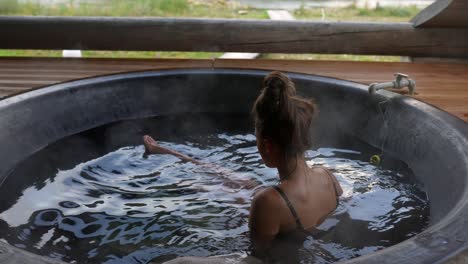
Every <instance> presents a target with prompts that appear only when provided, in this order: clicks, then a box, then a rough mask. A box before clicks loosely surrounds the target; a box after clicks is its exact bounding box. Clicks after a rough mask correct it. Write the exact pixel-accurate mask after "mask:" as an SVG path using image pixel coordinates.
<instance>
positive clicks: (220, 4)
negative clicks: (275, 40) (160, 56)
mask: <svg viewBox="0 0 468 264" xmlns="http://www.w3.org/2000/svg"><path fill="white" fill-rule="evenodd" d="M4 1H5V2H4ZM0 15H20V16H21V15H23V16H27V15H33V16H113V17H117V16H118V17H200V18H207V17H210V18H249V19H268V14H267V12H266V10H260V9H253V8H249V7H248V6H242V5H239V4H235V3H231V2H228V1H226V0H208V1H195V0H138V1H135V0H101V1H99V3H81V4H77V3H76V2H74V1H73V0H69V1H68V2H65V3H60V4H55V5H41V4H39V3H37V2H21V3H19V2H17V1H16V0H0Z"/></svg>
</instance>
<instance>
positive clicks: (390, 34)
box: [0, 17, 468, 57]
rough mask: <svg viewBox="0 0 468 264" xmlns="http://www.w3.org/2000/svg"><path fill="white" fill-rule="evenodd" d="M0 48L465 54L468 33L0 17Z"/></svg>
mask: <svg viewBox="0 0 468 264" xmlns="http://www.w3.org/2000/svg"><path fill="white" fill-rule="evenodd" d="M0 48H1V49H59V50H62V49H81V50H135V51H138V50H140V51H143V50H146V51H150V50H153V51H215V52H258V53H325V54H369V55H401V56H415V57H416V56H423V57H468V29H432V28H431V29H415V28H414V27H413V25H412V24H410V23H341V22H335V23H325V22H309V21H269V20H229V19H168V18H110V17H106V18H104V17H0Z"/></svg>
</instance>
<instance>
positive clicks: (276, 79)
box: [263, 71, 296, 96]
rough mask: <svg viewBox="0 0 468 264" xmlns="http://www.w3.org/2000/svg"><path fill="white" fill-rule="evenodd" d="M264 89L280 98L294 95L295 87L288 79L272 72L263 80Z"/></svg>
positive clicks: (280, 73)
mask: <svg viewBox="0 0 468 264" xmlns="http://www.w3.org/2000/svg"><path fill="white" fill-rule="evenodd" d="M263 87H264V89H268V90H271V91H272V93H273V94H277V95H278V96H280V94H282V95H283V96H294V95H296V87H295V86H294V83H293V82H292V81H291V79H289V77H288V76H287V75H286V74H284V73H282V72H279V71H273V72H271V73H270V74H268V75H267V76H266V77H265V79H263Z"/></svg>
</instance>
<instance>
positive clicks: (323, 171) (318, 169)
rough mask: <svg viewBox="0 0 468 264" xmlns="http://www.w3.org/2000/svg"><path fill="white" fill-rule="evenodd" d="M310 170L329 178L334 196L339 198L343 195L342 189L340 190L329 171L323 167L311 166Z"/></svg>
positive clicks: (338, 184)
mask: <svg viewBox="0 0 468 264" xmlns="http://www.w3.org/2000/svg"><path fill="white" fill-rule="evenodd" d="M310 169H311V170H312V173H321V174H326V176H328V177H329V178H330V180H331V182H332V184H333V187H334V189H335V192H336V195H337V196H341V195H342V194H343V189H342V188H341V185H340V183H339V182H338V180H337V179H336V177H335V175H334V174H333V173H332V172H331V171H330V169H328V168H327V167H324V166H312V167H311V168H310Z"/></svg>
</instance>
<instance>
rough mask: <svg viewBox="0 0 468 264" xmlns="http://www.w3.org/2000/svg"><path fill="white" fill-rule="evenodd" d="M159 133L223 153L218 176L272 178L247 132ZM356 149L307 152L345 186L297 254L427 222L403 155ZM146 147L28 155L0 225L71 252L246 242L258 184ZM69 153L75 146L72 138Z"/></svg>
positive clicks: (207, 251) (71, 257)
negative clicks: (93, 154)
mask: <svg viewBox="0 0 468 264" xmlns="http://www.w3.org/2000/svg"><path fill="white" fill-rule="evenodd" d="M162 145H164V146H166V147H170V148H173V149H176V150H178V151H181V152H183V153H186V154H188V155H190V156H194V157H198V158H200V159H202V160H204V161H208V162H213V163H216V164H219V165H223V166H224V167H226V168H228V169H230V170H231V171H232V172H229V173H227V175H225V176H227V177H238V178H241V179H249V180H254V181H257V182H258V183H260V184H261V185H262V186H268V185H274V184H276V182H277V180H278V178H277V176H276V172H275V170H273V169H269V168H266V167H265V166H264V165H263V163H262V162H261V159H260V156H259V154H258V152H257V149H256V144H255V137H254V136H253V135H252V134H249V133H240V134H226V133H214V134H210V135H204V136H203V137H202V138H200V139H199V140H194V141H186V142H182V143H180V142H179V143H176V142H169V141H166V142H162ZM69 147H70V146H62V148H67V149H69ZM360 151H364V152H358V151H354V150H353V151H352V150H343V149H332V148H320V149H317V150H310V151H308V152H307V160H308V163H309V164H310V165H311V166H312V165H317V164H319V165H325V166H327V167H329V168H331V169H332V170H334V173H335V175H336V176H337V179H338V180H339V182H340V183H341V185H342V187H343V189H344V195H343V197H342V198H341V203H340V206H339V208H338V209H337V211H336V212H335V213H334V214H333V215H332V216H330V217H329V218H328V219H327V220H326V221H325V222H324V223H323V224H322V225H321V226H320V227H319V228H320V229H321V230H325V231H327V232H325V235H324V236H321V237H320V239H314V238H312V237H310V238H309V239H307V240H306V241H305V242H304V244H303V245H302V247H301V248H300V250H299V253H298V255H300V259H301V262H303V263H312V262H314V261H315V262H319V263H320V262H321V263H327V262H331V261H336V260H343V259H349V258H353V257H357V256H360V255H364V254H368V253H371V252H374V251H376V250H379V249H381V248H384V247H387V246H390V245H392V244H395V243H398V242H400V241H402V240H404V239H407V238H409V237H411V236H412V235H414V234H416V233H418V232H420V231H421V229H422V228H424V226H425V225H426V223H427V220H428V208H427V202H426V200H425V194H424V192H422V191H421V190H420V189H419V188H418V186H417V185H416V184H414V183H413V182H412V181H411V179H410V178H409V176H410V175H409V172H408V171H407V170H405V169H404V166H403V167H402V168H403V169H399V171H391V170H388V169H383V168H378V167H375V166H373V165H370V164H369V163H368V162H366V160H368V158H369V155H370V154H369V153H366V152H365V151H366V150H362V149H361V150H360ZM143 152H144V149H143V147H142V146H128V147H123V148H120V149H118V150H116V151H112V152H110V153H108V154H106V155H102V156H101V157H98V158H95V159H91V160H88V161H86V162H83V163H81V164H78V165H76V164H75V165H73V166H74V167H73V166H72V167H71V169H70V168H68V169H58V168H60V167H59V166H58V165H57V166H56V167H54V166H53V164H52V165H51V164H47V165H46V164H43V163H40V162H36V163H34V162H32V163H34V164H33V165H34V166H36V167H35V168H34V169H30V170H28V175H26V176H24V175H23V176H22V175H20V174H21V173H17V174H15V173H13V174H12V176H11V177H18V180H14V181H10V182H8V181H7V182H6V184H4V185H3V186H2V188H1V190H0V193H3V194H5V193H8V191H11V190H8V188H13V189H14V188H15V187H14V186H16V185H18V182H19V181H20V180H19V179H20V178H21V177H23V178H26V177H28V178H29V179H35V180H30V181H32V182H29V183H22V189H21V192H20V193H18V195H17V197H8V199H7V200H8V201H9V202H6V204H8V205H7V206H4V208H2V210H1V213H0V237H1V238H2V239H4V240H6V241H8V242H9V243H10V244H13V245H15V246H17V247H20V248H25V249H27V250H29V251H32V252H35V253H38V254H41V255H46V256H50V257H54V258H59V259H62V260H65V261H69V262H77V263H81V262H85V261H87V262H93V263H146V262H148V261H150V260H151V259H156V261H165V260H168V259H172V258H174V257H177V256H214V255H226V254H237V255H238V256H245V255H247V254H248V252H249V251H248V250H249V245H250V242H249V239H248V226H247V222H248V212H249V207H250V201H251V197H252V195H253V193H254V192H255V191H256V190H258V189H259V188H262V187H257V188H255V189H251V190H245V189H239V188H236V186H234V187H232V186H230V185H227V184H224V181H223V180H222V179H221V178H219V177H218V176H217V172H216V171H210V169H209V168H204V167H199V166H196V165H193V164H191V163H183V162H181V161H179V160H178V159H177V158H175V157H173V156H169V155H151V156H149V157H146V158H144V157H143ZM64 153H66V151H65V152H64ZM372 154H375V153H372ZM64 155H65V156H66V155H67V154H64ZM68 155H70V156H72V157H73V155H75V153H74V152H73V151H71V150H70V152H69V153H68ZM39 156H40V153H39ZM76 159H77V160H79V159H78V157H76ZM26 164H27V162H26ZM33 165H28V166H33ZM44 167H47V169H44ZM34 172H37V173H38V175H32V174H33V173H34ZM39 174H48V175H47V177H45V176H43V175H39ZM38 179H40V180H38ZM15 183H16V185H15ZM5 199H6V198H5Z"/></svg>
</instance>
